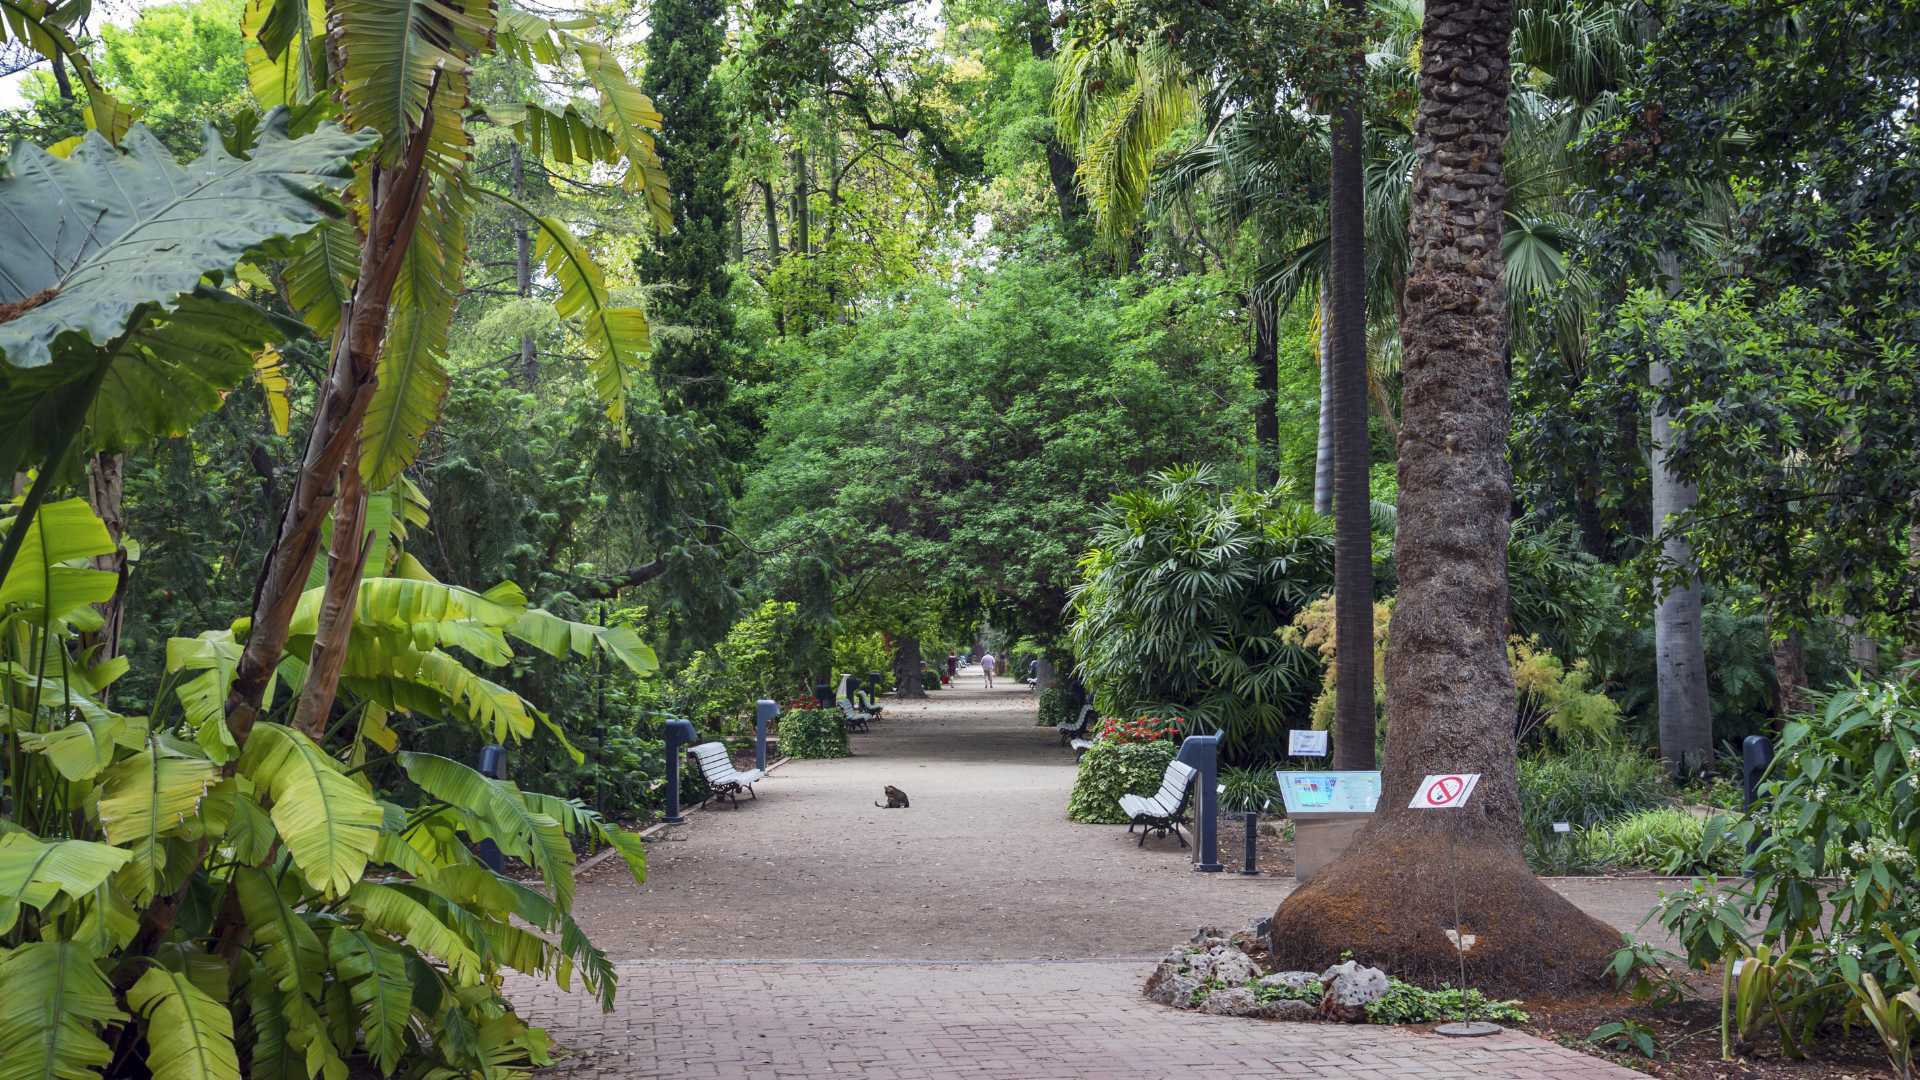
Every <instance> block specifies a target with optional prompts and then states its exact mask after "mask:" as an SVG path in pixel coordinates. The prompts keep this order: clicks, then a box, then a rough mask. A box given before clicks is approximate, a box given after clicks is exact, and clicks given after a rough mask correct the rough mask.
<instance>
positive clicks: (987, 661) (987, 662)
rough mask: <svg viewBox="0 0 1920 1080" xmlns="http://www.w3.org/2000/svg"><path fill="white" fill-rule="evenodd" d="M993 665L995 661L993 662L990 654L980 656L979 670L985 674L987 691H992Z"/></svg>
mask: <svg viewBox="0 0 1920 1080" xmlns="http://www.w3.org/2000/svg"><path fill="white" fill-rule="evenodd" d="M995 663H996V661H995V660H994V658H993V654H992V653H987V654H986V655H985V656H982V657H981V658H980V670H981V671H983V672H986V675H987V689H989V690H991V689H993V667H994V664H995Z"/></svg>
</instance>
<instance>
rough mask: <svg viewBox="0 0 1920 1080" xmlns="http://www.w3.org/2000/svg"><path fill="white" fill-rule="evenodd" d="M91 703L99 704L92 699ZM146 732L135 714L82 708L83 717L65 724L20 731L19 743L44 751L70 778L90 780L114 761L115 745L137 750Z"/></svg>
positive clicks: (51, 697)
mask: <svg viewBox="0 0 1920 1080" xmlns="http://www.w3.org/2000/svg"><path fill="white" fill-rule="evenodd" d="M45 696H46V698H47V700H49V701H51V702H54V703H59V702H60V701H61V698H60V696H59V695H57V694H50V695H45ZM69 700H71V698H69ZM89 704H92V705H93V707H94V708H96V709H98V708H99V705H97V704H94V703H93V702H91V701H89ZM102 712H103V713H104V712H105V710H102ZM146 734H147V732H146V728H145V727H144V726H143V725H142V724H141V723H140V721H138V720H135V719H133V718H132V717H127V716H120V715H118V714H115V713H106V714H105V715H101V716H87V715H86V714H85V712H84V711H83V712H82V715H81V719H79V720H76V721H75V722H73V723H71V724H68V725H67V726H66V727H63V728H56V729H55V730H53V731H28V732H23V733H21V735H20V746H21V748H22V749H25V750H28V751H31V752H33V753H36V754H45V755H46V756H47V762H48V763H49V764H51V765H52V766H53V767H54V769H55V770H57V771H58V772H59V773H60V775H61V776H64V777H66V778H67V779H69V780H91V779H92V778H93V777H95V776H97V775H99V773H100V770H101V769H104V768H106V767H107V766H108V765H111V764H113V756H114V749H115V748H116V747H124V748H125V749H128V750H138V749H140V746H141V744H142V743H143V742H144V741H145V739H146Z"/></svg>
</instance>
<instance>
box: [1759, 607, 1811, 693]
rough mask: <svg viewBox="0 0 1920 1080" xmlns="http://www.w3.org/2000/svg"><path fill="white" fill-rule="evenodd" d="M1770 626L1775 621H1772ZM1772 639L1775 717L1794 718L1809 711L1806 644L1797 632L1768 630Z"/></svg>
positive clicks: (1796, 629) (1771, 628) (1795, 629)
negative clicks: (1795, 715) (1793, 716)
mask: <svg viewBox="0 0 1920 1080" xmlns="http://www.w3.org/2000/svg"><path fill="white" fill-rule="evenodd" d="M1767 621H1768V622H1769V623H1770V624H1771V623H1773V622H1775V621H1776V619H1775V618H1773V617H1769V618H1768V620H1767ZM1769 631H1770V632H1771V634H1772V637H1773V684H1774V714H1775V715H1777V716H1782V717H1786V716H1792V715H1794V714H1795V713H1802V712H1806V711H1807V642H1806V638H1805V637H1803V636H1801V633H1800V631H1799V629H1798V628H1793V629H1787V630H1780V629H1778V628H1777V627H1773V626H1769Z"/></svg>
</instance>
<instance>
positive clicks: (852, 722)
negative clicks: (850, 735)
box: [837, 700, 869, 731]
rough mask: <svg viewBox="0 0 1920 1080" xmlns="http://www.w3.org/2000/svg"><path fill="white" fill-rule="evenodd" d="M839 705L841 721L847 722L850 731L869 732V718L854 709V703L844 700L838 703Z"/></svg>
mask: <svg viewBox="0 0 1920 1080" xmlns="http://www.w3.org/2000/svg"><path fill="white" fill-rule="evenodd" d="M837 704H838V705H839V706H840V719H842V720H844V721H846V725H847V730H848V731H855V730H858V731H865V730H867V720H868V719H869V717H868V716H867V714H866V713H865V712H863V711H862V710H860V709H856V708H854V707H853V702H851V701H844V700H843V701H840V702H837Z"/></svg>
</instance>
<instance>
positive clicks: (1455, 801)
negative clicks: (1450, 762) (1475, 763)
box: [1407, 772, 1480, 810]
mask: <svg viewBox="0 0 1920 1080" xmlns="http://www.w3.org/2000/svg"><path fill="white" fill-rule="evenodd" d="M1479 785H1480V774H1479V773H1477V772H1470V773H1431V774H1429V775H1428V776H1427V778H1426V779H1425V780H1422V781H1420V786H1419V787H1417V788H1414V789H1413V801H1412V802H1410V803H1408V804H1407V808H1408V809H1410V810H1457V809H1459V808H1460V807H1462V806H1465V805H1467V800H1468V799H1469V798H1471V797H1472V796H1473V789H1474V788H1476V787H1478V786H1479Z"/></svg>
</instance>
